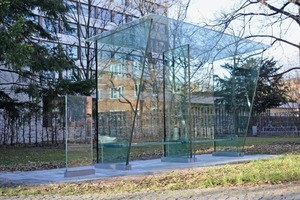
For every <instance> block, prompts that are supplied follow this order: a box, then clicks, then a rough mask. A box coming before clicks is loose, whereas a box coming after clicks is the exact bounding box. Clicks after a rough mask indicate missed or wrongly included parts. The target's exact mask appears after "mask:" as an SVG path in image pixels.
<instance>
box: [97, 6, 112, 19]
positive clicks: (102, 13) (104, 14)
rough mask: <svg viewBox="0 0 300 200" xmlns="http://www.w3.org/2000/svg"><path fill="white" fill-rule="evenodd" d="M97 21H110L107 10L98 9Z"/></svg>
mask: <svg viewBox="0 0 300 200" xmlns="http://www.w3.org/2000/svg"><path fill="white" fill-rule="evenodd" d="M97 15H98V17H97V18H98V19H100V20H103V21H110V20H111V14H110V11H109V10H107V9H103V8H98V13H97Z"/></svg>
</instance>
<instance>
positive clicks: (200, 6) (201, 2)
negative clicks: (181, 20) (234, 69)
mask: <svg viewBox="0 0 300 200" xmlns="http://www.w3.org/2000/svg"><path fill="white" fill-rule="evenodd" d="M236 3H239V1H238V0H214V1H207V0H191V3H190V6H189V9H188V16H187V17H188V19H187V21H188V22H191V23H195V24H200V25H201V22H203V21H205V20H211V19H215V15H217V14H218V12H219V11H221V10H229V9H230V8H232V7H234V4H236ZM258 23H261V22H258ZM288 38H289V39H291V40H292V41H294V42H296V43H297V42H300V28H299V26H297V25H294V27H293V28H292V29H291V30H290V31H289V35H288ZM265 56H267V57H274V59H275V60H276V61H278V64H280V65H284V67H286V68H289V67H292V66H299V65H300V57H299V50H298V49H297V48H295V47H292V46H290V45H284V44H283V45H276V46H274V47H272V48H270V49H269V51H268V52H266V53H265Z"/></svg>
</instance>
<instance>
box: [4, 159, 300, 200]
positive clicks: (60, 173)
mask: <svg viewBox="0 0 300 200" xmlns="http://www.w3.org/2000/svg"><path fill="white" fill-rule="evenodd" d="M271 157H273V156H271V155H246V156H244V157H219V156H218V157H215V156H212V155H210V154H208V155H199V156H197V162H193V163H166V162H161V161H160V159H155V160H145V161H134V162H131V165H132V170H127V171H122V170H109V169H95V171H96V173H95V174H94V175H88V176H80V177H71V178H64V172H65V169H53V170H38V171H31V172H2V173H0V182H1V183H2V184H3V183H14V184H40V183H53V182H56V183H59V182H74V181H85V180H93V179H101V178H107V177H116V176H126V175H135V174H136V175H143V174H144V175H151V174H155V173H159V172H163V171H169V170H175V169H185V168H194V167H208V166H215V165H224V164H229V163H238V162H247V161H250V160H257V159H267V158H271ZM0 199H3V200H6V199H7V200H8V199H10V200H21V199H22V200H27V199H34V200H39V199H41V200H42V199H43V200H60V199H66V200H77V199H80V200H84V199H87V200H93V199H95V200H98V199H103V200H118V199H119V200H123V199H133V200H135V199H136V200H140V199H141V200H143V199H147V200H148V199H159V200H167V199H170V200H171V199H172V200H173V199H180V200H181V199H200V200H202V199H203V200H204V199H205V200H214V199H218V200H223V199H228V200H231V199H232V200H233V199H243V200H253V199H263V200H279V199H287V200H292V199H293V200H298V199H300V182H295V183H290V184H279V185H259V186H243V187H219V188H207V189H191V190H176V191H158V192H154V191H151V192H139V193H133V194H128V193H125V194H124V193H123V194H109V195H105V194H97V193H93V194H75V195H60V194H54V195H52V194H49V195H34V196H13V197H4V196H0Z"/></svg>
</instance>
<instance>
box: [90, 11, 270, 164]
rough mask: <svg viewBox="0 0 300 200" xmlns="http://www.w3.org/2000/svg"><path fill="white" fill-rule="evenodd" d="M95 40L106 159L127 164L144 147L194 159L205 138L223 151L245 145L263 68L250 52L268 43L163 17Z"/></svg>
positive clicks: (100, 133) (153, 17)
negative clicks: (249, 60) (246, 60)
mask: <svg viewBox="0 0 300 200" xmlns="http://www.w3.org/2000/svg"><path fill="white" fill-rule="evenodd" d="M90 40H92V41H96V42H97V63H98V64H97V75H98V79H97V102H98V108H97V110H98V127H97V130H98V147H99V148H98V149H99V151H98V160H99V163H101V164H106V165H108V166H110V165H111V164H120V165H126V166H127V165H129V161H130V160H131V159H139V157H138V156H135V154H136V152H141V151H144V147H151V148H152V149H154V150H156V151H158V152H159V153H160V155H161V157H162V158H193V157H194V156H195V152H196V150H197V149H196V146H197V148H198V147H199V145H200V148H201V143H202V142H203V141H205V142H211V144H214V147H215V151H216V152H223V151H229V152H241V151H242V150H243V144H244V136H245V134H246V131H247V126H248V120H249V114H250V112H251V105H252V99H253V94H254V91H255V85H256V78H257V72H258V69H259V68H258V65H255V64H253V65H247V64H246V65H244V64H243V62H244V60H243V59H242V55H243V54H245V53H247V52H248V53H249V52H253V51H257V50H260V49H263V48H266V46H265V45H262V44H260V43H256V42H252V41H250V40H244V39H242V38H239V37H236V36H232V35H228V34H225V33H221V32H217V31H213V30H210V29H207V28H203V27H199V26H195V25H192V24H188V23H184V22H182V21H177V20H173V19H169V18H166V17H162V16H156V15H149V16H146V17H143V18H140V19H137V20H134V21H132V22H130V23H128V24H123V25H122V26H120V27H117V28H116V29H115V30H112V31H107V32H104V33H101V34H99V35H96V36H95V37H93V38H91V39H90ZM247 56H248V57H251V56H249V54H248V55H247ZM228 57H230V58H232V59H230V60H226V61H225V60H224V61H223V60H222V59H225V58H228ZM217 60H218V61H219V63H221V64H220V65H219V66H222V65H224V66H225V67H220V69H218V68H217V65H214V63H215V61H217ZM237 60H239V62H237ZM228 63H229V64H228ZM231 63H234V64H231ZM227 65H230V67H228V66H227ZM231 65H232V66H231ZM196 144H197V145H196ZM156 155H157V154H156Z"/></svg>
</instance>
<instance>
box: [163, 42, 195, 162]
mask: <svg viewBox="0 0 300 200" xmlns="http://www.w3.org/2000/svg"><path fill="white" fill-rule="evenodd" d="M164 63H165V65H164V68H165V69H164V72H165V75H164V77H165V80H164V100H165V101H164V112H165V126H166V132H165V141H166V142H167V144H166V145H165V152H164V154H165V155H164V156H165V157H181V156H184V157H189V156H192V144H191V142H192V136H191V131H190V128H191V127H190V125H191V120H190V74H189V72H190V69H189V46H188V45H185V46H182V47H178V48H176V49H172V50H169V51H166V52H164ZM168 143H169V144H168Z"/></svg>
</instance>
